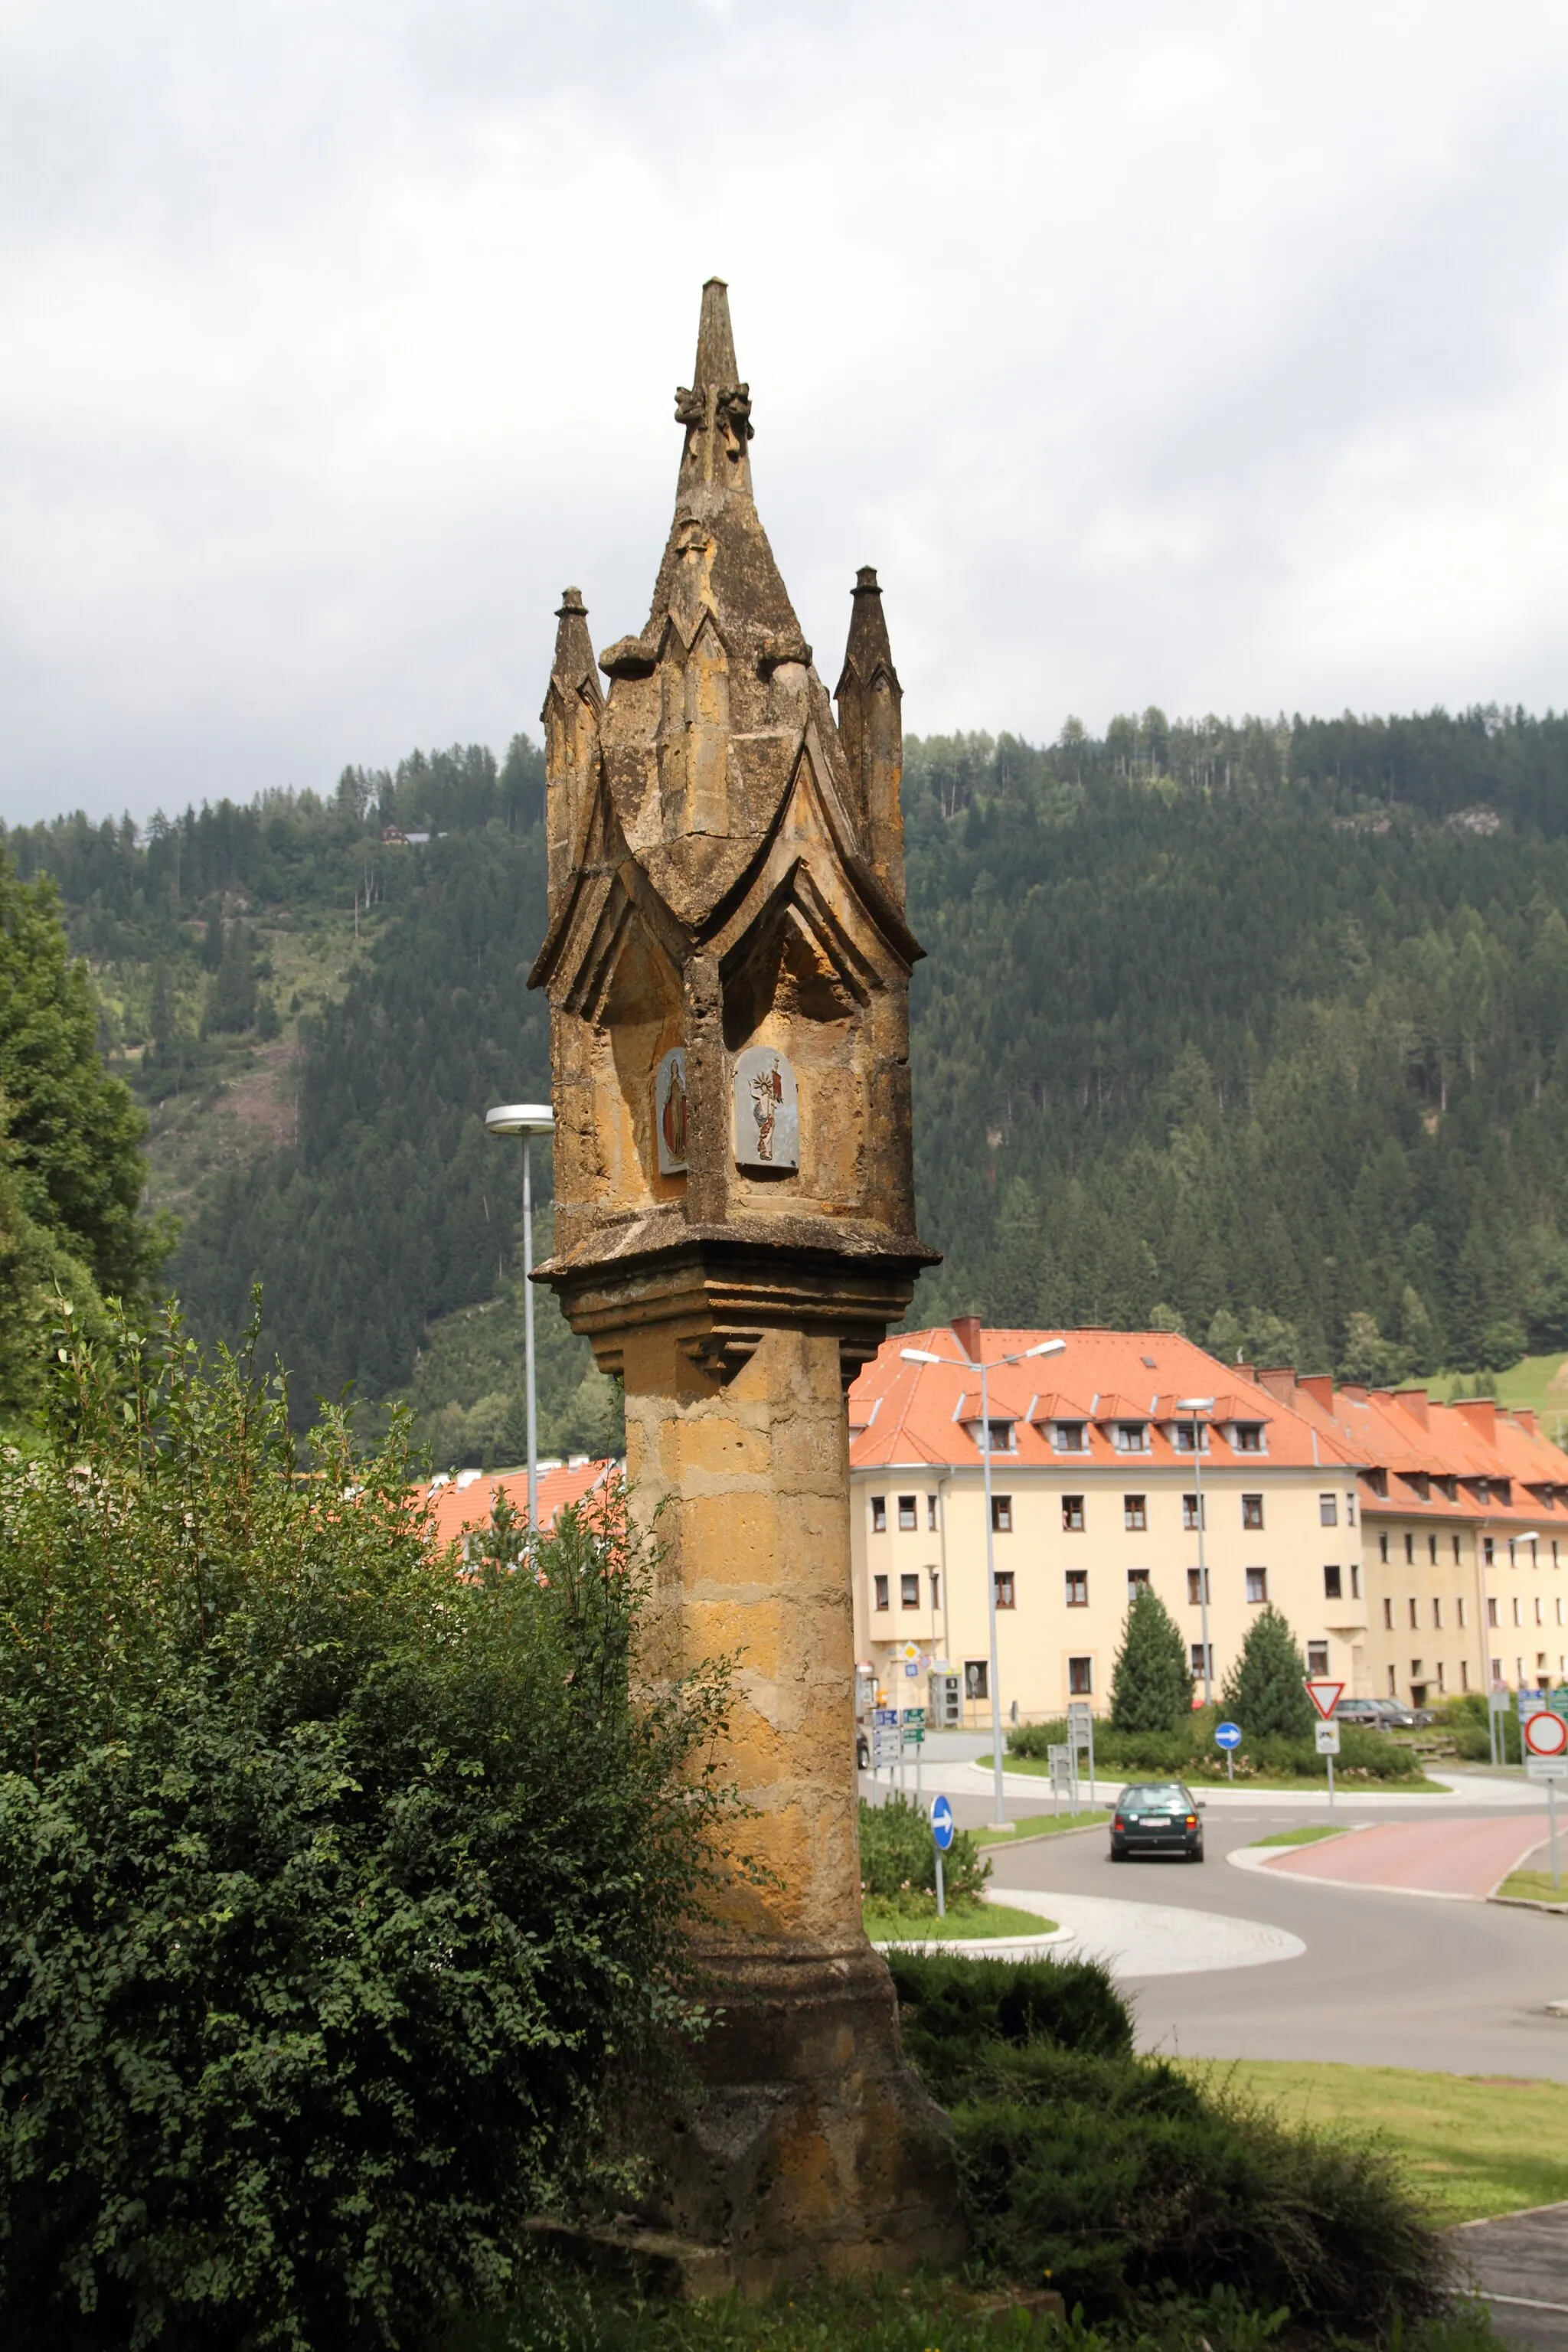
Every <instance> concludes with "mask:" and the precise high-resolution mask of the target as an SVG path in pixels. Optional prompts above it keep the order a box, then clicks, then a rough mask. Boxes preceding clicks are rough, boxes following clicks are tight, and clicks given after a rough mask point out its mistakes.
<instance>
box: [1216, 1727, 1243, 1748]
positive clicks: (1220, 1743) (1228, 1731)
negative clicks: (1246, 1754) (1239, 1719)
mask: <svg viewBox="0 0 1568 2352" xmlns="http://www.w3.org/2000/svg"><path fill="white" fill-rule="evenodd" d="M1214 1737H1215V1747H1216V1748H1226V1749H1227V1750H1228V1749H1229V1748H1239V1747H1240V1746H1241V1726H1240V1724H1239V1723H1216V1724H1215V1727H1214Z"/></svg>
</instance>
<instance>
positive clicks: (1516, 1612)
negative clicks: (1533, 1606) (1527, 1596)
mask: <svg viewBox="0 0 1568 2352" xmlns="http://www.w3.org/2000/svg"><path fill="white" fill-rule="evenodd" d="M1513 1622H1514V1623H1515V1624H1516V1625H1522V1624H1523V1622H1524V1620H1523V1618H1522V1617H1521V1615H1520V1613H1519V1595H1518V1593H1517V1592H1516V1593H1515V1594H1514V1596H1513Z"/></svg>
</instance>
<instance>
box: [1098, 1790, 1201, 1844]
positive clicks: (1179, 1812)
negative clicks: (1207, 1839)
mask: <svg viewBox="0 0 1568 2352" xmlns="http://www.w3.org/2000/svg"><path fill="white" fill-rule="evenodd" d="M1202 1811H1203V1799H1202V1798H1201V1797H1194V1794H1193V1792H1192V1790H1190V1789H1189V1788H1188V1787H1187V1785H1186V1782H1185V1781H1184V1780H1134V1781H1132V1782H1131V1785H1130V1786H1129V1787H1127V1788H1125V1789H1123V1790H1122V1791H1121V1795H1120V1796H1119V1797H1118V1798H1117V1800H1116V1811H1114V1813H1112V1815H1111V1817H1110V1859H1111V1861H1112V1862H1126V1861H1128V1860H1129V1859H1130V1858H1131V1856H1132V1855H1133V1854H1135V1853H1179V1854H1180V1855H1181V1856H1182V1859H1183V1860H1184V1862H1202V1860H1203V1858H1204V1825H1203V1823H1202V1822H1201V1821H1200V1820H1199V1819H1198V1815H1199V1814H1200V1813H1201V1812H1202Z"/></svg>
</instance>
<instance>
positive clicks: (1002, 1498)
mask: <svg viewBox="0 0 1568 2352" xmlns="http://www.w3.org/2000/svg"><path fill="white" fill-rule="evenodd" d="M991 1532H992V1533H993V1535H998V1536H1010V1535H1011V1534H1012V1532H1013V1497H1012V1496H1011V1495H993V1496H992V1497H991Z"/></svg>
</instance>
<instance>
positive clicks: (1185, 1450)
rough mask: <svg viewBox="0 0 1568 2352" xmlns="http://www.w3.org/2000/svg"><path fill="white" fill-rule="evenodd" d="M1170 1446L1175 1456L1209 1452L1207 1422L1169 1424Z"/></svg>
mask: <svg viewBox="0 0 1568 2352" xmlns="http://www.w3.org/2000/svg"><path fill="white" fill-rule="evenodd" d="M1171 1444H1172V1447H1173V1451H1174V1452H1176V1453H1177V1454H1206V1453H1207V1452H1208V1450H1209V1428H1208V1423H1207V1422H1206V1421H1200V1422H1191V1421H1173V1423H1171Z"/></svg>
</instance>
